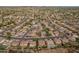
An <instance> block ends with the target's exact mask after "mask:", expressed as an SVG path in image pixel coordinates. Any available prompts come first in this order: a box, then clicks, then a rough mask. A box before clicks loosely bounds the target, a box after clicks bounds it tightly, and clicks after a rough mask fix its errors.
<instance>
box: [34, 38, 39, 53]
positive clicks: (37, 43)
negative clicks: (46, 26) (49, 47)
mask: <svg viewBox="0 0 79 59" xmlns="http://www.w3.org/2000/svg"><path fill="white" fill-rule="evenodd" d="M33 41H36V49H37V51H38V45H39V42H38V39H37V38H34V39H33ZM38 52H39V51H38Z"/></svg>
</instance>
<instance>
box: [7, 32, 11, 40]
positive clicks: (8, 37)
mask: <svg viewBox="0 0 79 59" xmlns="http://www.w3.org/2000/svg"><path fill="white" fill-rule="evenodd" d="M11 36H12V35H11V32H7V33H6V38H7V39H8V40H10V39H11Z"/></svg>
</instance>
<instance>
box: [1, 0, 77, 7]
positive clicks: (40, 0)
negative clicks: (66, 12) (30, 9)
mask: <svg viewBox="0 0 79 59" xmlns="http://www.w3.org/2000/svg"><path fill="white" fill-rule="evenodd" d="M16 5H17V6H24V5H26V6H79V1H78V0H0V6H16Z"/></svg>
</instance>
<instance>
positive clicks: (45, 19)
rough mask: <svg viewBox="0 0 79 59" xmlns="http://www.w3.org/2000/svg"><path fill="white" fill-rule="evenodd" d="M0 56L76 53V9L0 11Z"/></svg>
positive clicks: (78, 47)
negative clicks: (2, 54)
mask: <svg viewBox="0 0 79 59" xmlns="http://www.w3.org/2000/svg"><path fill="white" fill-rule="evenodd" d="M0 52H4V53H5V52H7V53H10V52H15V53H71V52H73V53H77V52H79V7H42V6H41V7H35V6H33V7H31V6H28V7H0Z"/></svg>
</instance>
